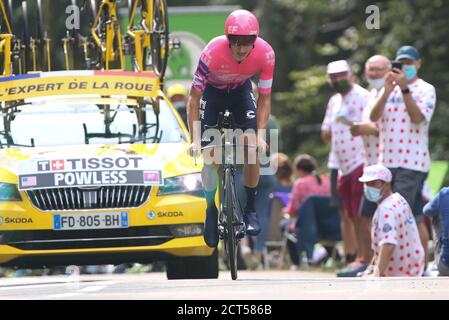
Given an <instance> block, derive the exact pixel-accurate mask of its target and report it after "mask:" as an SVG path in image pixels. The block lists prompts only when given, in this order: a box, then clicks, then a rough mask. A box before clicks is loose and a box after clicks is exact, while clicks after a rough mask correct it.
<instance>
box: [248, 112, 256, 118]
mask: <svg viewBox="0 0 449 320" xmlns="http://www.w3.org/2000/svg"><path fill="white" fill-rule="evenodd" d="M255 117H256V114H255V113H254V111H253V110H248V111H246V119H254V118H255Z"/></svg>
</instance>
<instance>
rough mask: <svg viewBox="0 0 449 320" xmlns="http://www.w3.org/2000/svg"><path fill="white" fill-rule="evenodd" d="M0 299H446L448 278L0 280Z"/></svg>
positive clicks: (278, 274)
mask: <svg viewBox="0 0 449 320" xmlns="http://www.w3.org/2000/svg"><path fill="white" fill-rule="evenodd" d="M0 299H2V300H4V299H6V300H8V299H27V300H28V299H32V300H34V299H45V300H47V299H49V300H51V299H57V300H60V299H69V300H72V299H83V300H96V299H107V300H110V299H113V300H115V299H133V300H134V299H138V300H140V299H145V300H162V299H163V300H172V299H176V300H186V299H187V300H205V299H209V300H231V299H233V300H244V299H249V300H255V299H256V300H258V299H261V300H262V299H268V300H289V299H295V300H296V299H407V300H409V299H449V278H431V277H426V278H383V279H378V280H363V279H358V278H335V277H334V276H333V275H332V274H330V273H313V272H306V271H257V272H250V271H240V272H239V279H238V280H237V281H232V280H231V278H230V275H229V272H221V273H220V277H219V278H218V279H213V280H170V281H169V280H167V279H166V276H165V273H144V274H121V275H119V274H107V275H80V276H42V277H20V278H0Z"/></svg>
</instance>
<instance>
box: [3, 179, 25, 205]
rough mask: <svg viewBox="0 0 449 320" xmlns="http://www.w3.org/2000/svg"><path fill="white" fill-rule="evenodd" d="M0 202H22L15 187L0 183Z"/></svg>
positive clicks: (14, 185) (10, 184)
mask: <svg viewBox="0 0 449 320" xmlns="http://www.w3.org/2000/svg"><path fill="white" fill-rule="evenodd" d="M0 201H22V197H21V196H20V193H19V189H17V185H16V184H12V183H5V182H0Z"/></svg>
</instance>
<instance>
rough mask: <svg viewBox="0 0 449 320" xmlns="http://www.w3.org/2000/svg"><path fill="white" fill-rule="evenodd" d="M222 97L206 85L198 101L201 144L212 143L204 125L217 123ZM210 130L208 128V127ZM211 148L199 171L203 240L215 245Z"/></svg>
mask: <svg viewBox="0 0 449 320" xmlns="http://www.w3.org/2000/svg"><path fill="white" fill-rule="evenodd" d="M223 102H224V99H223V94H222V93H221V92H220V90H217V89H215V88H212V87H210V86H206V89H205V91H204V93H203V96H202V97H201V101H200V121H201V146H203V147H205V146H207V145H209V144H210V143H213V142H214V141H213V139H210V137H211V136H214V135H213V132H211V135H209V134H208V132H205V131H206V129H205V126H206V125H208V126H214V125H216V124H217V120H218V114H219V112H221V111H223V109H224V105H223ZM209 130H210V129H209ZM212 155H213V150H210V149H208V150H206V151H205V152H203V156H204V159H205V161H204V162H205V164H204V166H203V170H202V172H201V179H202V183H203V188H204V194H205V197H206V202H207V208H206V222H205V225H204V241H205V242H206V244H207V245H208V246H209V247H216V246H217V244H218V209H217V206H216V205H215V194H216V193H217V183H218V166H217V165H214V164H212V161H211V160H212V159H213V157H211V156H212Z"/></svg>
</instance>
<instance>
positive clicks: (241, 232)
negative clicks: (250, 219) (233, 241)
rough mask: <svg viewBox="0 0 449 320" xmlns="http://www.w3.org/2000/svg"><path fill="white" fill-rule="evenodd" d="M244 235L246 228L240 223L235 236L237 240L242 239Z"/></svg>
mask: <svg viewBox="0 0 449 320" xmlns="http://www.w3.org/2000/svg"><path fill="white" fill-rule="evenodd" d="M245 235H246V227H245V223H243V222H242V223H241V224H240V226H239V228H238V230H237V231H236V233H235V236H236V238H237V239H243V238H244V237H245Z"/></svg>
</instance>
